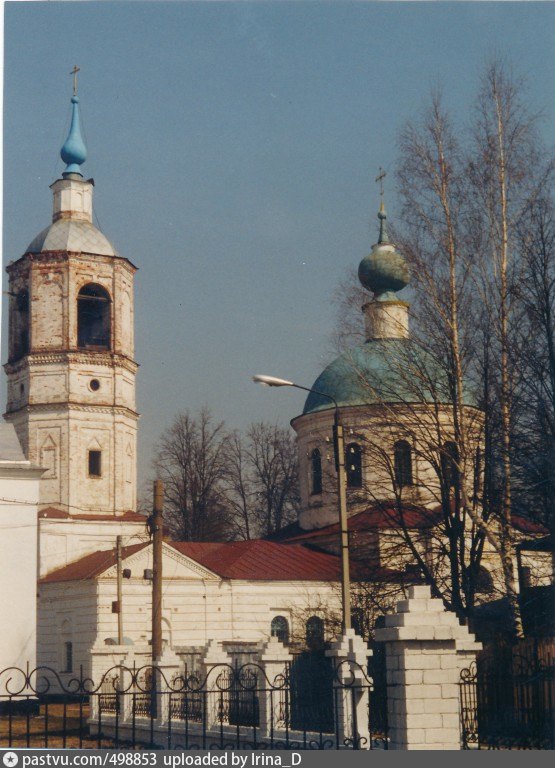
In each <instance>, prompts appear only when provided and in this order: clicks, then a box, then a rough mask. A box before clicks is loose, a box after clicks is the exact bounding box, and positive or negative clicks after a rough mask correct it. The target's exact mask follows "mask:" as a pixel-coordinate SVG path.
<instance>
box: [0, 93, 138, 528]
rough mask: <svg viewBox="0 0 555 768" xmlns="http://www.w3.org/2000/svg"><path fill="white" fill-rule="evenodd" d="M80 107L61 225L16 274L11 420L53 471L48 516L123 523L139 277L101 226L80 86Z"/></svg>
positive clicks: (131, 468)
mask: <svg viewBox="0 0 555 768" xmlns="http://www.w3.org/2000/svg"><path fill="white" fill-rule="evenodd" d="M71 102H72V120H71V127H70V130H69V135H68V138H67V140H66V142H65V143H64V146H63V147H62V150H61V157H62V159H63V161H64V162H65V163H66V169H65V171H64V173H63V174H62V178H61V179H58V180H57V181H55V182H54V183H53V184H52V186H51V189H52V193H53V214H52V223H51V224H50V225H49V226H48V227H47V228H46V229H44V230H43V231H42V232H40V234H39V235H37V237H35V239H34V240H33V241H32V242H31V243H30V245H29V246H28V247H27V249H26V251H25V253H24V255H23V256H22V257H21V258H20V259H18V260H17V261H15V262H12V263H11V264H10V265H9V266H8V268H7V272H8V275H9V296H10V307H9V356H8V362H7V364H6V365H5V370H6V373H7V376H8V403H7V412H6V414H5V417H6V419H7V420H8V421H11V422H12V423H13V424H14V426H15V428H16V431H17V433H18V437H19V439H20V441H21V444H22V446H23V449H24V451H25V454H26V457H27V458H28V459H29V460H30V461H32V462H33V463H36V464H38V465H40V466H42V467H44V468H46V469H47V472H46V473H45V475H44V476H43V479H42V481H41V497H40V505H41V507H50V506H52V507H57V508H59V509H60V510H62V511H63V512H67V513H69V514H83V513H85V514H87V513H88V514H94V515H96V514H98V515H103V516H105V515H106V514H108V515H114V516H118V515H121V514H123V513H125V512H127V511H129V510H134V509H135V507H136V453H137V422H138V414H137V412H136V405H135V374H136V371H137V368H138V366H137V363H136V362H135V360H134V338H133V312H134V297H133V279H134V273H135V272H136V267H135V266H134V265H133V264H132V263H131V262H130V261H129V260H128V259H126V258H124V257H122V256H120V255H119V254H118V253H117V251H116V250H115V249H114V247H113V245H112V244H111V243H110V242H109V241H108V239H107V238H106V237H105V236H104V235H103V234H102V232H100V230H99V229H97V228H96V227H95V226H94V225H93V223H92V222H93V190H94V182H93V180H92V179H89V180H85V179H84V178H83V175H82V173H81V165H82V164H83V163H84V162H85V160H86V157H87V151H86V148H85V144H84V142H83V139H82V136H81V128H80V115H79V98H78V96H77V93H76V82H75V81H74V94H73V96H72V99H71Z"/></svg>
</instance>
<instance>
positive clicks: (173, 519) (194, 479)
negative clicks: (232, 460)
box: [153, 408, 230, 541]
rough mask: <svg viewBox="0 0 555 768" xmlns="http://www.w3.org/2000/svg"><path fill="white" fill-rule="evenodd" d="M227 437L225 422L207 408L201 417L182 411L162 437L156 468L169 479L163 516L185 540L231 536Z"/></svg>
mask: <svg viewBox="0 0 555 768" xmlns="http://www.w3.org/2000/svg"><path fill="white" fill-rule="evenodd" d="M228 441H229V438H228V436H227V434H226V432H225V427H224V423H223V422H219V423H214V422H213V419H212V415H211V413H210V411H209V410H208V409H207V408H204V409H203V410H202V411H201V412H200V413H199V415H198V416H197V417H195V416H192V415H191V414H190V413H189V412H188V411H185V412H183V413H180V414H178V415H177V416H176V418H175V420H174V422H173V424H172V425H171V426H170V427H169V428H168V429H167V430H166V431H165V432H163V434H162V435H161V437H160V439H159V441H158V444H157V447H156V454H155V458H154V461H153V469H154V472H155V473H156V476H157V477H159V478H160V479H161V480H163V481H164V492H165V502H164V517H165V520H166V523H167V525H168V528H169V530H170V531H171V533H172V534H173V535H174V536H175V537H176V538H177V539H179V540H181V541H225V540H227V539H229V538H230V515H229V511H228V507H227V504H226V498H225V495H224V491H223V483H222V479H223V477H224V473H225V468H226V450H227V445H228Z"/></svg>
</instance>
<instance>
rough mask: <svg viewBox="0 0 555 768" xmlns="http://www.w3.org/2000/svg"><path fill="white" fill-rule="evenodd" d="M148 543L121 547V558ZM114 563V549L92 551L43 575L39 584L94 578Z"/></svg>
mask: <svg viewBox="0 0 555 768" xmlns="http://www.w3.org/2000/svg"><path fill="white" fill-rule="evenodd" d="M148 546H149V544H148V542H146V541H143V542H141V544H132V545H131V546H129V547H123V548H122V559H125V558H126V557H129V556H130V555H134V554H135V552H139V551H140V550H141V549H144V548H145V547H148ZM115 563H116V553H115V550H114V549H103V550H100V551H98V552H92V553H91V554H90V555H85V557H82V558H80V559H79V560H75V562H73V563H69V565H65V566H64V567H63V568H58V569H57V570H55V571H52V573H49V574H47V575H46V576H43V577H42V579H39V583H40V584H48V583H50V582H58V581H82V580H83V579H94V578H95V577H96V576H100V574H101V573H104V571H106V570H108V568H111V567H112V566H113V565H115Z"/></svg>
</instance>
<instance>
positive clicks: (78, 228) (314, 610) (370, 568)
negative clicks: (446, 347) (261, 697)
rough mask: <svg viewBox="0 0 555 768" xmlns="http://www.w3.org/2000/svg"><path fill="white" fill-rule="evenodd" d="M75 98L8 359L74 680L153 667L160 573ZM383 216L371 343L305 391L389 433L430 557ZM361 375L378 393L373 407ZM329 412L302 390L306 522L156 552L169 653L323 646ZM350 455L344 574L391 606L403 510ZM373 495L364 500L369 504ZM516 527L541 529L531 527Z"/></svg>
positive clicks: (58, 654) (399, 306) (125, 328)
mask: <svg viewBox="0 0 555 768" xmlns="http://www.w3.org/2000/svg"><path fill="white" fill-rule="evenodd" d="M71 101H72V122H71V127H70V132H69V136H68V138H67V140H66V142H65V144H64V146H63V148H62V151H61V156H62V159H63V160H64V162H65V163H66V165H67V167H66V169H65V172H64V173H63V174H62V178H61V179H58V180H56V181H55V182H54V183H53V184H52V186H51V189H52V193H53V215H52V223H51V224H50V225H49V226H48V227H46V229H44V230H43V231H42V232H41V233H40V234H39V235H37V236H36V237H35V238H34V239H33V240H32V242H31V243H30V245H29V246H28V247H27V248H26V250H25V253H24V254H23V256H21V258H19V259H18V260H17V261H15V262H11V263H10V264H9V266H8V268H7V272H8V276H9V297H10V305H9V351H8V362H7V363H6V365H5V370H6V374H7V378H8V402H7V409H6V414H5V418H6V420H7V421H8V422H9V423H11V424H12V425H13V428H14V429H15V431H16V433H17V436H18V438H19V441H20V443H21V447H22V450H23V452H24V455H25V460H26V461H27V462H28V464H29V466H31V467H40V468H42V472H43V473H42V477H41V479H40V494H39V498H38V577H39V592H38V594H39V597H38V628H37V661H38V663H40V664H44V665H47V666H50V667H52V668H55V669H57V670H59V671H60V672H61V673H62V674H65V675H67V676H68V677H71V675H72V674H73V673H74V672H75V671H76V670H78V668H79V666H81V665H82V666H83V671H84V674H85V675H88V674H91V672H92V666H91V651H93V649H94V650H95V654H96V655H95V658H98V657H99V656H102V657H103V658H104V661H103V664H104V666H105V668H107V667H109V666H111V665H112V664H113V663H117V662H118V661H119V660H120V659H121V658H123V656H124V655H125V653H127V651H128V650H129V647H130V646H132V647H133V653H135V654H136V655H137V656H141V655H142V656H144V657H148V656H149V653H150V651H149V643H150V631H151V629H150V628H151V624H150V622H151V581H150V579H151V577H150V572H151V569H152V545H151V544H150V541H149V536H148V533H147V531H146V525H145V523H146V519H145V517H144V516H142V515H139V514H138V513H137V512H136V503H137V492H136V488H137V477H136V452H137V429H138V418H139V417H138V413H137V411H136V404H135V377H136V372H137V368H138V365H137V363H136V361H135V359H134V339H133V315H134V295H133V280H134V275H135V272H136V267H135V266H134V265H133V263H132V262H131V261H130V260H129V259H127V258H125V257H124V256H121V255H120V254H119V253H118V252H117V251H116V250H115V248H114V247H113V246H112V244H111V243H110V242H109V241H108V240H107V238H106V237H105V236H104V235H103V234H102V233H101V232H100V231H99V229H98V228H97V227H95V226H94V224H93V191H94V182H93V180H92V179H89V180H85V179H84V177H83V175H82V171H81V165H82V164H83V163H84V162H85V159H86V149H85V145H84V142H83V140H82V137H81V130H80V116H79V98H78V96H77V95H76V94H75V93H74V95H73V97H72V100H71ZM380 218H381V231H380V240H379V242H378V244H377V245H376V246H374V250H373V252H372V256H373V257H374V259H375V261H377V263H378V266H379V264H380V263H381V264H382V266H383V265H384V264H386V265H387V264H390V266H391V265H393V266H392V269H391V274H389V276H387V275H386V277H384V278H383V279H384V281H385V282H384V284H383V285H382V284H380V285H378V284H377V283H376V282H375V279H376V275H377V276H378V277H380V275H379V271H380V270H379V268H376V269H375V270H374V273H373V277H372V276H370V277H369V276H368V274H365V273H364V270H363V273H364V274H363V275H362V276H361V280H362V282H363V284H364V285H365V287H367V288H368V289H370V290H372V291H373V292H374V294H375V295H374V298H373V300H372V301H370V302H369V303H368V304H367V305H365V308H364V311H365V314H366V316H367V321H368V322H367V329H368V338H367V342H366V345H365V347H364V350H363V352H361V356H360V357H359V358H356V359H354V362H353V358H349V359H348V358H346V357H343V358H339V359H338V360H337V361H335V362H334V363H332V364H331V366H329V367H328V368H327V369H326V371H324V373H323V374H322V375H321V377H320V378H319V379H318V380H317V382H316V384H315V389H319V390H320V391H325V392H327V393H328V394H332V395H334V396H335V398H336V400H337V402H338V404H339V405H340V406H341V407H342V411H343V410H344V411H345V414H344V416H345V418H346V419H349V420H350V421H351V422H352V425H353V427H354V429H355V432H361V433H364V432H365V431H366V432H368V433H372V434H374V435H376V434H381V435H383V439H382V438H380V442H381V444H382V447H383V449H384V450H386V451H390V452H391V454H392V455H395V453H396V451H397V452H400V451H401V450H402V451H404V453H403V456H401V455H400V453H399V455H400V458H399V460H397V459H395V461H396V462H397V465H396V466H397V469H398V471H399V473H401V475H402V480H403V484H404V487H406V488H407V489H408V490H407V493H408V496H407V501H406V506H405V507H404V509H405V510H406V513H407V514H406V517H405V519H404V524H405V525H407V527H411V526H412V527H413V528H414V530H415V531H417V532H418V547H419V548H420V551H421V552H422V554H423V556H424V557H428V551H427V549H426V548H427V547H428V545H429V541H430V530H431V529H433V528H434V527H435V525H436V522H437V516H436V517H434V515H435V512H434V505H433V503H432V502H433V499H432V498H430V497H424V496H422V494H421V493H420V492H419V490H418V488H419V486H418V483H417V482H416V480H417V479H418V477H419V476H420V477H422V476H424V475H426V473H429V467H427V466H426V465H425V463H423V462H420V463H418V462H417V461H416V453H412V454H411V450H412V451H414V446H411V445H410V444H409V441H408V439H407V435H409V434H410V430H409V429H408V428H407V424H406V423H405V425H404V426H403V420H404V419H405V415H404V410H403V401H404V399H406V394H404V393H399V392H397V393H396V396H395V397H392V395H391V391H392V390H391V386H392V375H393V372H392V370H391V366H390V365H389V362H390V360H391V356H390V355H389V353H388V350H389V349H391V348H397V347H399V346H400V345H401V346H403V348H405V347H407V345H408V346H410V344H408V340H409V328H408V306H407V304H406V303H405V302H402V301H400V300H398V299H397V297H396V296H395V292H396V291H398V290H401V289H402V288H403V287H404V285H406V283H407V280H408V275H407V272H406V266H405V264H404V261H403V259H402V257H401V256H400V255H399V254H398V253H397V252H396V251H395V249H394V247H393V246H392V245H391V244H390V243H389V241H388V240H387V239H386V235H385V212H384V211H382V212H381V213H380ZM363 261H364V260H363ZM385 271H387V270H385ZM381 277H383V275H381ZM380 279H381V278H380ZM388 365H389V367H388ZM371 377H374V378H375V377H377V380H375V381H371ZM361 379H363V380H364V382H365V384H364V386H363V385H361ZM369 381H371V387H372V391H373V392H375V393H377V394H376V397H375V399H374V401H371V402H369V396H368V392H369V390H368V382H369ZM376 381H377V383H376ZM393 383H395V382H393ZM396 383H397V384H398V382H396ZM432 399H433V398H432V397H431V395H430V397H426V396H422V397H421V399H420V400H419V403H420V407H421V413H422V418H423V419H424V420H425V419H426V418H427V417H426V412H427V408H428V404H429V403H430V402H431V401H432ZM369 406H370V408H369ZM468 408H470V409H473V411H474V412H475V413H476V432H477V437H476V440H479V437H478V433H479V429H480V424H481V416H480V412H479V411H478V409H476V408H475V406H474V405H473V404H472V403H469V405H468ZM392 413H395V414H396V416H395V418H394V419H393V420H392V418H391V414H392ZM412 413H414V410H413V411H412ZM332 415H333V411H332V409H331V407H330V403H329V402H328V401H326V400H323V401H322V400H320V399H318V397H317V396H315V395H314V394H311V395H310V396H309V398H308V399H307V402H306V405H305V409H304V412H303V414H302V415H301V416H299V417H297V418H296V419H294V420H293V426H294V428H295V429H296V431H297V434H298V443H299V454H300V468H301V473H300V474H301V495H302V499H303V510H302V512H301V515H300V518H299V522H298V524H296V525H295V526H293V527H292V528H291V529H290V530H289V531H284V532H283V533H282V535H281V536H280V537H279V540H275V541H260V540H254V541H244V542H232V543H228V544H215V543H206V542H205V543H184V542H171V541H166V542H164V545H163V577H164V589H163V592H164V597H163V606H162V614H163V635H164V640H165V646H166V648H168V649H172V650H173V652H174V653H177V654H180V655H181V657H182V658H183V657H186V656H188V655H189V656H190V655H191V654H198V653H200V650H199V649H202V648H205V647H207V645H208V644H209V643H211V642H213V641H217V642H218V643H220V644H221V646H222V647H223V648H227V649H228V650H229V652H230V653H234V654H239V655H241V654H244V653H252V652H255V651H256V648H257V647H258V646H259V645H260V643H263V642H266V641H267V640H268V638H269V637H270V635H274V636H276V637H278V638H279V639H280V640H282V641H284V642H285V643H289V642H293V641H294V642H296V643H300V644H303V643H305V642H306V641H307V639H308V634H309V628H310V632H311V633H312V635H311V636H312V638H314V635H315V634H317V635H319V637H320V638H321V639H322V640H323V639H324V638H325V639H330V637H331V634H332V633H333V632H335V625H334V624H333V623H332V622H331V621H330V617H332V616H334V617H337V615H338V614H339V611H340V604H341V600H340V589H339V581H340V561H339V558H338V556H337V555H336V553H335V551H334V550H335V549H336V543H337V530H336V529H337V523H336V519H337V518H336V509H335V507H336V503H335V499H334V496H333V492H332V491H330V488H331V487H332V484H331V482H330V478H329V477H328V476H327V473H328V470H327V467H328V466H331V465H330V464H326V463H325V461H324V459H325V452H326V445H327V443H326V440H327V436H328V435H329V434H330V433H331V422H332ZM445 418H446V419H447V416H446V417H445ZM392 429H394V431H396V434H395V435H394V434H392ZM446 431H447V432H448V431H449V428H448V425H447V427H446ZM351 432H352V430H351ZM389 442H391V445H389ZM347 450H348V455H349V467H348V484H349V486H350V488H349V493H350V510H349V513H350V515H351V518H350V526H349V527H350V529H351V532H352V537H353V538H352V540H354V538H356V537H358V538H359V540H361V539H363V543H364V558H363V559H362V560H361V561H360V562H357V563H353V568H352V575H353V580H354V581H357V580H366V581H368V580H369V579H371V580H372V583H373V584H374V585H375V587H376V589H380V588H381V587H380V585H383V584H389V585H392V586H393V587H394V589H393V592H392V595H393V594H395V595H396V596H399V595H400V594H403V593H404V591H405V588H406V587H408V586H409V585H410V584H411V583H414V579H412V578H411V577H410V573H409V571H408V569H407V567H406V566H407V564H408V560H407V557H410V556H408V555H407V554H406V553H404V552H403V551H402V549H400V545H399V538H398V537H397V536H396V533H397V531H398V526H399V517H398V512H395V511H393V512H392V511H391V508H390V507H388V506H387V504H386V503H385V501H387V499H388V498H391V496H392V495H393V488H392V485H393V482H394V481H392V479H391V478H388V477H386V476H384V475H379V474H376V467H375V466H374V467H372V466H369V465H368V462H367V459H365V458H364V455H363V452H362V450H361V446H360V444H359V442H357V440H356V439H353V440H352V441H351V442H350V444H349V445H348V446H347ZM397 479H399V478H397ZM413 481H414V482H413ZM369 485H371V486H372V487H373V489H374V490H373V496H372V497H369V496H367V495H366V496H365V495H364V494H362V493H361V489H363V488H367V487H368V486H369ZM413 485H414V489H413V488H412V486H413ZM525 522H526V523H527V524H528V526H530V525H531V524H529V523H528V522H527V521H525ZM524 532H525V533H527V534H528V535H538V534H541V533H542V531H541V530H539V529H538V530H531V529H530V527H528V529H527V530H526V531H524ZM117 536H121V537H123V545H124V548H123V563H122V567H123V569H124V572H125V573H126V578H125V580H124V592H123V599H122V606H121V609H122V613H123V635H124V645H123V646H116V645H115V642H116V641H117V634H118V633H117V625H118V616H117V614H116V613H115V612H114V611H113V605H112V604H113V602H114V601H115V600H116V560H115V543H116V537H117ZM392 548H393V549H394V550H395V551H396V553H397V554H396V558H394V559H392V558H391V553H390V550H391V549H392ZM430 556H431V555H430ZM407 574H408V575H407ZM392 602H394V598H393V597H392ZM96 671H98V669H97V668H96V667H95V672H96ZM100 671H101V670H100Z"/></svg>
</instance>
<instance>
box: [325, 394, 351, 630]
mask: <svg viewBox="0 0 555 768" xmlns="http://www.w3.org/2000/svg"><path fill="white" fill-rule="evenodd" d="M328 397H329V395H328ZM334 402H335V401H334ZM333 431H334V446H333V447H334V451H335V465H336V471H337V495H338V502H339V527H340V529H341V605H342V609H343V610H342V614H343V617H342V618H343V620H342V622H341V623H342V629H343V632H346V631H347V630H348V629H351V574H350V568H349V529H348V523H347V477H346V472H345V441H344V439H343V424H341V420H340V418H339V408H338V407H337V403H336V404H335V417H334V425H333Z"/></svg>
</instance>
